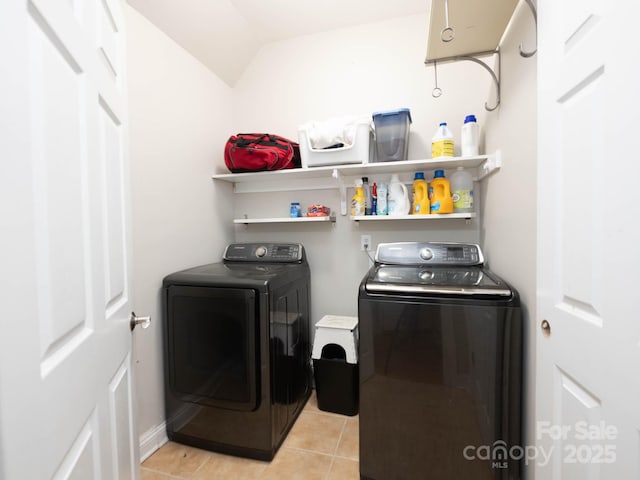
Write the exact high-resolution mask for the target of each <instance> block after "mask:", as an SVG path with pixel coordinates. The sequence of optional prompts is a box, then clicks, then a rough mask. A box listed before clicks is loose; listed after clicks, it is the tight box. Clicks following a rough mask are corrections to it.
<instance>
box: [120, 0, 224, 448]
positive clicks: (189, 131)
mask: <svg viewBox="0 0 640 480" xmlns="http://www.w3.org/2000/svg"><path fill="white" fill-rule="evenodd" d="M126 20H127V38H128V65H127V68H128V74H129V80H128V81H129V84H128V87H129V120H130V139H131V141H130V159H131V187H132V223H133V269H134V272H133V278H134V284H133V295H134V302H133V306H134V311H135V312H136V313H137V314H138V315H151V317H152V324H151V327H150V328H149V329H147V330H141V329H136V331H135V332H134V350H133V355H134V365H135V367H136V389H137V397H138V399H139V402H138V403H139V404H138V431H139V432H140V433H141V434H142V440H143V442H142V443H143V445H142V452H141V453H142V456H143V457H144V456H145V455H146V454H147V453H150V451H151V450H153V447H154V445H153V443H154V441H156V440H157V439H154V435H153V434H154V432H155V433H157V434H158V435H160V436H163V435H165V433H164V431H163V430H162V429H158V430H157V431H154V430H153V429H154V428H155V427H157V426H159V425H161V424H162V423H163V422H164V418H165V417H164V398H163V390H162V389H163V373H162V328H161V312H160V287H161V283H162V278H163V277H164V276H165V275H167V274H168V273H171V272H174V271H176V270H180V269H183V268H187V267H190V266H193V265H199V264H203V263H209V262H213V261H218V260H219V259H220V256H221V252H222V250H223V247H224V245H225V244H227V243H228V242H229V241H230V240H231V237H232V231H231V229H230V224H231V220H230V218H231V212H230V211H229V208H228V204H227V201H228V198H229V189H228V187H227V188H225V186H224V185H214V184H213V182H212V181H211V178H210V177H211V173H212V172H213V171H214V169H215V162H216V161H218V160H219V158H220V155H219V153H220V151H221V148H222V147H221V145H224V141H225V139H226V132H227V130H228V123H229V119H230V117H231V92H230V89H229V88H228V87H227V86H226V85H225V84H224V83H223V82H222V81H221V80H220V79H219V78H218V77H216V76H215V75H214V74H212V73H211V72H210V71H209V70H208V69H206V68H205V67H204V66H203V65H202V64H200V63H199V62H198V61H196V60H195V59H194V58H193V57H191V56H190V55H189V54H188V53H186V52H185V51H184V50H183V49H182V48H180V47H178V46H177V45H176V44H175V43H174V42H173V41H172V40H170V39H169V38H168V37H166V36H165V35H164V34H163V33H161V32H160V31H159V30H158V29H157V28H156V27H154V26H153V25H151V24H150V23H149V22H148V21H147V20H146V19H145V18H144V17H142V16H141V15H140V14H139V13H138V12H137V11H135V10H133V9H132V8H131V7H128V6H127V8H126ZM149 449H150V450H149ZM145 450H149V451H145Z"/></svg>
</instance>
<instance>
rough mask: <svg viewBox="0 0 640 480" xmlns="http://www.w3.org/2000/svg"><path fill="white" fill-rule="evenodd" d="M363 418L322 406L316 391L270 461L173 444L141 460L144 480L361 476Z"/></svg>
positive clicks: (349, 479) (346, 479)
mask: <svg viewBox="0 0 640 480" xmlns="http://www.w3.org/2000/svg"><path fill="white" fill-rule="evenodd" d="M359 478H360V473H359V464H358V416H357V415H356V416H354V417H347V416H344V415H338V414H334V413H329V412H323V411H322V410H319V409H318V404H317V402H316V397H315V391H314V394H313V395H311V398H309V401H308V402H307V405H306V406H305V407H304V410H303V411H302V413H300V416H299V417H298V420H297V421H296V423H295V425H294V426H293V428H292V429H291V431H290V432H289V435H288V436H287V438H286V439H285V441H284V443H283V444H282V446H281V447H280V449H279V450H278V453H276V456H275V458H274V459H273V460H272V461H271V462H261V461H259V460H251V459H246V458H239V457H233V456H228V455H222V454H220V453H215V452H209V451H206V450H199V449H197V448H193V447H188V446H186V445H181V444H179V443H173V442H169V443H167V444H165V445H163V446H162V447H161V448H160V449H159V450H158V451H156V452H155V453H154V454H153V455H151V456H150V457H149V458H147V460H145V461H144V462H143V464H142V480H177V479H180V480H253V479H259V480H271V479H274V480H298V479H299V480H359Z"/></svg>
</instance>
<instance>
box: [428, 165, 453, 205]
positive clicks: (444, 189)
mask: <svg viewBox="0 0 640 480" xmlns="http://www.w3.org/2000/svg"><path fill="white" fill-rule="evenodd" d="M429 191H430V193H431V198H430V199H429V200H430V201H431V213H453V198H451V184H450V183H449V180H447V179H446V178H445V176H444V170H436V171H435V172H434V175H433V180H432V181H431V185H430V186H429Z"/></svg>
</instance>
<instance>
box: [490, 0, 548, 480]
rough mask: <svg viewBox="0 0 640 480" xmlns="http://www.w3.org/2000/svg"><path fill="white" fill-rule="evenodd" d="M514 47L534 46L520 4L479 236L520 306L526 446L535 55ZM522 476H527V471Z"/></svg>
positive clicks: (505, 65)
mask: <svg viewBox="0 0 640 480" xmlns="http://www.w3.org/2000/svg"><path fill="white" fill-rule="evenodd" d="M520 43H523V44H524V48H525V50H532V49H534V48H535V23H534V21H533V17H532V14H531V11H530V10H529V8H528V7H527V5H526V4H524V2H521V4H520V6H519V7H518V9H517V10H516V13H515V15H514V19H513V21H512V24H511V25H510V28H509V30H508V32H507V34H506V36H505V38H504V39H503V44H502V47H501V50H502V105H501V106H500V108H499V109H498V110H496V112H494V113H493V114H491V115H489V116H488V117H487V120H486V124H485V130H486V143H487V147H488V148H489V149H490V150H491V149H498V148H499V149H500V150H501V151H502V157H503V161H504V166H503V167H502V168H501V169H500V170H499V171H498V172H497V173H496V174H494V175H492V176H490V177H489V178H487V180H485V181H484V182H483V183H484V185H483V186H484V187H485V188H483V192H484V194H483V195H482V203H481V205H482V217H483V222H482V226H481V237H482V245H483V248H484V252H485V254H486V256H487V260H488V262H489V265H490V266H491V268H492V270H494V271H495V272H496V273H498V274H499V275H501V276H503V277H505V279H507V280H508V281H509V282H511V284H512V285H513V286H514V287H515V288H516V289H517V290H518V291H519V292H520V296H521V300H522V304H523V305H524V311H525V331H524V335H525V363H524V365H525V366H524V369H525V374H524V382H525V415H524V428H525V434H526V438H525V441H526V443H527V444H528V445H534V444H535V425H534V399H535V358H534V356H535V329H536V325H535V324H534V321H533V320H534V319H535V317H536V316H535V307H536V202H537V194H536V191H537V190H536V185H537V183H536V175H537V173H536V172H537V167H536V163H537V160H536V159H537V148H536V141H537V140H536V136H537V133H536V132H537V127H536V125H537V106H536V98H537V86H536V85H537V84H536V75H537V73H536V72H537V68H536V62H537V58H538V57H537V56H534V57H532V58H528V59H527V58H523V57H521V56H520V54H519V52H518V45H519V44H520ZM527 474H528V476H527V478H533V469H531V470H530V471H529V470H528V471H527Z"/></svg>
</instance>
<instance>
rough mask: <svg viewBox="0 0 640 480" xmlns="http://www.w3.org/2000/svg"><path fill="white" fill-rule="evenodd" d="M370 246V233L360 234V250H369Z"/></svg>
mask: <svg viewBox="0 0 640 480" xmlns="http://www.w3.org/2000/svg"><path fill="white" fill-rule="evenodd" d="M371 248H372V246H371V235H360V251H361V252H370V251H371Z"/></svg>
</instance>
